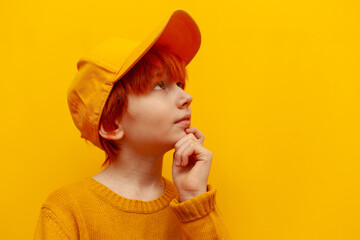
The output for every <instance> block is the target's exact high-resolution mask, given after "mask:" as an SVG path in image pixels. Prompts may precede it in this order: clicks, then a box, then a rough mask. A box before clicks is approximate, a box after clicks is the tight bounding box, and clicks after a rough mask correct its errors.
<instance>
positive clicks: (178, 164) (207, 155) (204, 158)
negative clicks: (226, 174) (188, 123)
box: [172, 127, 212, 202]
mask: <svg viewBox="0 0 360 240" xmlns="http://www.w3.org/2000/svg"><path fill="white" fill-rule="evenodd" d="M185 132H186V134H187V135H186V136H185V137H183V138H181V139H180V140H179V141H178V142H177V143H176V144H175V152H174V159H173V165H172V177H173V182H174V184H175V186H176V188H177V190H178V192H179V197H180V202H183V201H186V200H188V199H190V198H193V197H195V196H197V195H200V194H202V193H205V192H207V180H208V178H209V173H210V167H211V162H212V153H211V152H210V151H209V150H207V149H206V148H204V147H203V144H204V138H205V136H204V134H202V133H201V132H200V131H199V130H198V129H197V128H196V127H190V128H187V129H185Z"/></svg>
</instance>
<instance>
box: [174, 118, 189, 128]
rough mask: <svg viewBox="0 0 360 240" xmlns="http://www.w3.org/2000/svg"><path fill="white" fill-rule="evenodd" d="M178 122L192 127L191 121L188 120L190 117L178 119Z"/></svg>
mask: <svg viewBox="0 0 360 240" xmlns="http://www.w3.org/2000/svg"><path fill="white" fill-rule="evenodd" d="M176 124H181V125H184V126H186V127H190V125H191V121H190V120H188V119H184V120H180V121H177V122H176Z"/></svg>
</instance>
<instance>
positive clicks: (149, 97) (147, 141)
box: [120, 75, 192, 151]
mask: <svg viewBox="0 0 360 240" xmlns="http://www.w3.org/2000/svg"><path fill="white" fill-rule="evenodd" d="M191 102H192V96H191V95H190V94H188V93H186V92H185V91H184V90H183V89H182V88H181V82H177V83H176V82H170V81H168V80H167V77H166V75H165V76H164V78H163V79H159V82H158V83H157V84H156V86H155V87H154V88H152V89H151V90H150V91H149V92H147V93H146V94H143V95H140V96H136V95H135V94H129V95H128V108H127V111H126V112H125V113H124V115H123V117H122V119H121V122H120V123H121V126H122V127H123V130H124V136H123V140H124V141H127V143H129V144H131V145H132V146H133V147H136V148H142V149H143V150H145V151H147V150H155V149H156V148H158V149H161V150H166V151H168V150H170V149H172V148H173V147H174V145H175V144H176V142H177V141H179V140H180V139H181V138H182V137H184V136H186V133H185V129H186V128H188V127H190V124H188V125H187V124H186V123H185V124H184V122H183V123H175V122H176V121H178V120H180V119H181V118H183V117H184V116H185V115H188V114H191V108H190V104H191Z"/></svg>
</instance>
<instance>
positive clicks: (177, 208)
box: [170, 184, 231, 240]
mask: <svg viewBox="0 0 360 240" xmlns="http://www.w3.org/2000/svg"><path fill="white" fill-rule="evenodd" d="M207 190H208V191H207V192H206V193H203V194H200V195H198V196H196V197H194V198H191V199H189V200H186V201H184V202H181V203H179V201H178V199H173V200H172V201H171V202H170V207H171V208H172V209H173V210H174V212H175V214H176V216H177V217H178V219H179V221H180V222H181V227H182V236H183V239H186V240H191V239H197V240H211V239H220V240H230V239H231V237H230V232H229V230H228V228H227V226H226V225H225V223H224V221H223V219H222V217H221V214H220V212H219V209H218V207H217V206H216V189H215V188H213V187H212V186H211V185H210V184H208V185H207Z"/></svg>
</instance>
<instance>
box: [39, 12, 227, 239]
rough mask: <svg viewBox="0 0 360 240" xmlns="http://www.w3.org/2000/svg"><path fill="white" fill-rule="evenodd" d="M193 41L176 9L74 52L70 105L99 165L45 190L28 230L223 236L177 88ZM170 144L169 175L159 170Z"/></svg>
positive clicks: (94, 235)
mask: <svg viewBox="0 0 360 240" xmlns="http://www.w3.org/2000/svg"><path fill="white" fill-rule="evenodd" d="M199 47H200V32H199V29H198V27H197V25H196V23H195V22H194V21H193V20H192V18H191V17H190V16H189V15H188V14H187V13H186V12H184V11H181V10H179V11H175V12H174V13H173V14H172V15H171V16H170V17H169V18H168V19H167V20H166V21H165V22H164V23H163V24H161V25H160V26H159V28H158V29H155V31H154V32H153V33H152V34H151V35H150V36H149V37H148V38H147V39H145V40H143V41H142V42H132V41H128V40H124V39H118V38H111V39H108V40H106V41H105V42H103V43H102V44H100V45H98V46H97V47H96V48H94V49H93V50H92V51H90V52H89V53H88V54H87V55H86V56H84V57H83V58H81V59H80V60H79V62H78V65H77V67H78V70H79V72H78V73H77V75H76V76H75V78H74V81H73V82H72V84H71V85H70V87H69V90H68V103H69V108H70V112H71V115H72V118H73V120H74V123H75V125H76V127H77V128H78V129H79V130H80V132H81V137H83V138H85V139H87V140H89V141H91V142H92V143H93V144H94V145H95V146H97V147H99V148H101V149H102V150H104V151H105V153H106V161H105V162H104V164H103V166H104V165H107V167H106V169H105V170H103V171H102V172H100V173H98V174H97V175H95V176H93V177H89V178H86V179H84V180H82V181H80V182H78V183H74V184H71V185H68V186H65V187H62V188H60V189H58V190H56V191H54V192H53V193H52V194H50V196H49V197H48V199H47V200H46V202H45V203H44V204H43V206H42V209H41V214H40V217H39V221H38V226H37V229H36V233H35V239H230V237H229V233H228V231H227V228H226V227H225V225H224V224H223V222H222V220H221V218H220V216H219V212H218V209H217V207H216V204H215V193H216V190H215V189H214V188H213V187H212V186H211V185H209V184H207V180H208V176H209V172H210V165H211V161H212V153H211V152H210V151H209V150H207V149H205V148H204V147H203V146H202V145H203V142H204V135H203V134H202V133H201V132H200V131H199V130H198V129H197V128H195V127H190V120H191V109H190V104H191V102H192V97H191V96H190V95H189V94H188V93H186V92H185V91H184V88H185V78H186V70H185V66H186V65H187V64H188V63H189V62H190V61H191V59H192V58H193V57H194V56H195V54H196V52H197V51H198V49H199ZM172 148H175V152H174V160H173V165H172V170H173V171H172V177H173V182H174V183H172V182H171V181H169V180H168V179H166V178H164V177H162V161H163V155H164V154H165V153H166V152H167V151H169V150H171V149H172Z"/></svg>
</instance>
